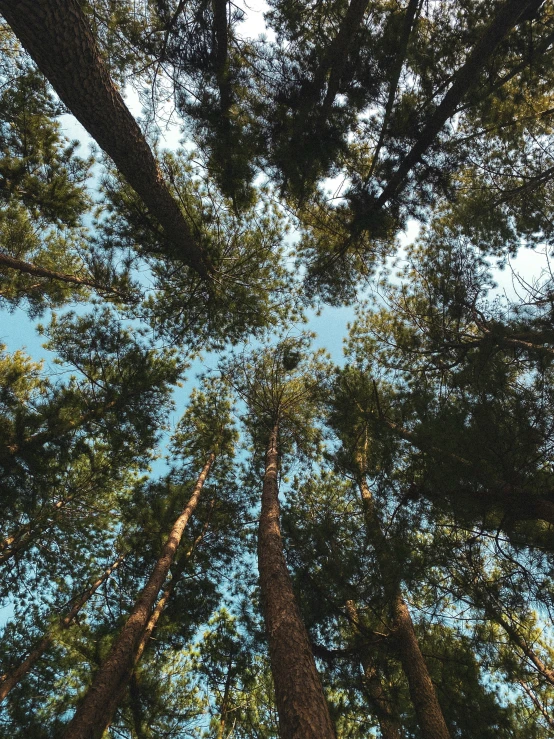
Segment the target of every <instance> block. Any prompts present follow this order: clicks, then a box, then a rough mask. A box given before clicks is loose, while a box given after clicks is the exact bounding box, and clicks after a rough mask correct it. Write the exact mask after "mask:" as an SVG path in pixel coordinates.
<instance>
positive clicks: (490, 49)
mask: <svg viewBox="0 0 554 739" xmlns="http://www.w3.org/2000/svg"><path fill="white" fill-rule="evenodd" d="M542 2H543V0H527V1H526V2H522V0H507V2H505V3H504V5H503V6H502V7H501V8H500V9H499V11H498V13H497V14H496V17H494V18H493V19H492V21H491V23H490V24H489V25H488V26H487V28H486V29H485V31H484V33H483V35H482V36H481V38H480V39H479V41H478V42H477V43H476V44H475V47H474V48H473V49H472V51H471V52H470V54H469V55H468V57H467V59H466V60H465V62H464V64H463V65H462V66H461V67H460V68H459V69H458V71H457V72H456V74H455V75H454V80H453V82H452V85H451V86H450V88H449V90H448V92H447V93H446V95H445V96H444V98H443V99H442V101H441V103H440V105H438V106H437V108H436V110H435V111H434V112H433V114H432V115H431V117H430V118H429V120H428V122H427V124H426V125H425V126H424V127H423V129H422V131H421V133H420V134H419V136H418V139H417V141H416V143H415V144H414V146H413V147H412V149H411V151H409V152H408V154H407V155H406V156H405V157H404V159H403V160H402V162H401V164H400V166H399V167H398V169H397V170H396V172H395V173H394V174H393V175H392V177H391V178H390V180H389V182H388V183H387V185H386V187H385V189H384V190H383V192H382V193H381V195H380V196H379V198H378V199H377V202H376V205H377V207H378V208H380V207H383V206H384V205H386V203H387V202H388V201H390V200H392V199H393V198H394V197H395V195H396V194H397V192H398V191H399V190H400V189H401V187H402V186H403V184H404V181H405V179H406V176H407V175H408V173H409V172H410V170H411V169H412V168H413V167H414V166H415V165H416V164H417V163H418V162H419V161H420V160H421V157H422V156H423V154H424V153H425V152H426V151H427V149H428V148H429V147H430V146H431V144H432V143H433V141H434V140H435V138H436V137H437V135H438V134H439V133H440V131H441V129H442V128H443V126H444V125H445V123H446V122H447V121H448V120H449V119H450V118H451V117H452V116H453V115H454V113H455V112H456V109H457V108H458V106H459V105H460V103H461V102H462V100H463V98H464V96H465V95H466V93H467V92H468V91H469V89H470V88H471V87H472V86H473V85H474V84H475V82H476V80H477V78H478V75H479V72H480V71H481V69H482V68H483V66H484V65H485V63H486V62H487V60H488V59H489V58H490V57H491V56H492V55H493V53H494V51H495V49H496V48H497V46H498V44H499V43H500V42H501V41H502V40H503V39H504V38H505V37H506V36H507V35H508V33H509V32H510V31H511V30H512V28H513V27H514V26H515V25H516V23H517V22H518V20H519V18H520V17H521V16H522V15H523V14H524V13H525V12H526V11H527V10H529V9H531V8H534V7H538V6H539V5H541V3H542Z"/></svg>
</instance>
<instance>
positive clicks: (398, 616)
mask: <svg viewBox="0 0 554 739" xmlns="http://www.w3.org/2000/svg"><path fill="white" fill-rule="evenodd" d="M393 612H394V640H395V642H396V645H397V647H398V655H399V657H400V662H401V664H402V670H403V671H404V674H405V675H406V678H407V680H408V686H409V688H410V697H411V699H412V703H413V705H414V708H415V712H416V715H417V720H418V723H419V728H420V729H421V734H422V736H423V739H450V733H449V731H448V729H447V727H446V722H445V720H444V717H443V715H442V709H441V707H440V704H439V701H438V699H437V694H436V692H435V686H434V685H433V682H432V680H431V676H430V675H429V670H428V669H427V665H426V664H425V659H424V658H423V655H422V654H421V649H420V648H419V643H418V641H417V636H416V633H415V631H414V625H413V623H412V618H411V616H410V612H409V610H408V606H407V605H406V602H405V601H404V599H403V598H402V596H401V594H400V593H398V595H397V597H396V599H395V602H394V609H393Z"/></svg>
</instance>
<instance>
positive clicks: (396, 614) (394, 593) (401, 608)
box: [358, 458, 450, 739]
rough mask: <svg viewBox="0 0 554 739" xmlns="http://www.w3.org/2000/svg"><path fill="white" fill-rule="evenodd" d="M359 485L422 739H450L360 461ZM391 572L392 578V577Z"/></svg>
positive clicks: (399, 654)
mask: <svg viewBox="0 0 554 739" xmlns="http://www.w3.org/2000/svg"><path fill="white" fill-rule="evenodd" d="M358 466H359V479H358V486H359V489H360V495H361V498H362V505H363V509H364V517H365V523H366V527H367V530H368V533H369V534H370V536H371V537H372V538H373V539H374V545H375V553H376V556H377V561H378V563H379V569H380V570H381V575H382V577H386V578H387V581H388V582H386V583H385V592H388V593H389V597H391V599H392V612H393V638H394V641H395V644H396V646H397V648H398V656H399V659H400V663H401V665H402V670H403V672H404V674H405V676H406V679H407V681H408V686H409V689H410V697H411V699H412V703H413V705H414V709H415V712H416V715H417V720H418V723H419V727H420V729H421V733H422V735H423V738H424V739H450V733H449V731H448V728H447V726H446V722H445V720H444V716H443V715H442V709H441V707H440V704H439V701H438V698H437V694H436V691H435V686H434V685H433V682H432V680H431V676H430V675H429V670H428V669H427V665H426V663H425V659H424V657H423V655H422V653H421V649H420V648H419V642H418V640H417V636H416V633H415V631H414V625H413V623H412V618H411V616H410V612H409V610H408V606H407V605H406V602H405V601H404V599H403V598H402V593H401V591H400V573H399V572H398V568H397V565H396V563H395V561H394V557H393V556H392V555H391V552H390V549H389V545H388V542H387V540H386V538H385V536H384V534H383V531H382V528H381V523H380V521H379V518H378V516H377V512H376V511H375V503H374V500H373V495H372V494H371V490H370V489H369V485H368V484H367V480H366V478H365V476H364V474H363V458H360V459H359V460H358ZM391 573H392V578H391Z"/></svg>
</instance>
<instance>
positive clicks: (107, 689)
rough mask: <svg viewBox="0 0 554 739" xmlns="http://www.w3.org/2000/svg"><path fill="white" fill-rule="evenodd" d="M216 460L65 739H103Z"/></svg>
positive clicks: (206, 469) (211, 458)
mask: <svg viewBox="0 0 554 739" xmlns="http://www.w3.org/2000/svg"><path fill="white" fill-rule="evenodd" d="M214 460H215V454H213V453H212V454H210V456H209V458H208V461H207V462H206V464H205V465H204V468H203V470H202V472H201V473H200V475H199V477H198V480H197V482H196V485H195V488H194V491H193V494H192V496H191V498H190V500H189V502H188V504H187V506H186V508H185V509H184V510H183V512H182V513H181V515H180V516H179V517H178V518H177V520H176V521H175V523H174V524H173V528H172V529H171V532H170V534H169V537H168V538H167V541H166V543H165V544H164V547H163V549H162V553H161V555H160V557H159V559H158V561H157V562H156V565H155V566H154V570H153V572H152V574H151V575H150V579H149V580H148V582H147V583H146V585H145V587H144V589H143V591H142V593H141V594H140V596H139V598H138V600H137V602H136V603H135V607H134V609H133V612H132V613H131V615H130V616H129V618H128V619H127V622H126V623H125V626H124V627H123V628H122V630H121V632H120V634H119V636H118V637H117V639H116V641H115V643H114V645H113V646H112V649H111V651H110V654H109V655H108V657H107V659H106V661H105V662H104V664H103V665H102V666H101V667H100V669H99V670H98V672H97V673H96V675H95V676H94V680H93V682H92V685H91V686H90V688H89V689H88V691H87V693H86V695H85V697H84V699H83V701H82V702H81V703H80V705H79V706H78V707H77V710H76V712H75V715H74V717H73V719H72V720H71V721H70V723H69V725H68V727H67V730H66V733H65V734H64V739H100V738H101V737H102V736H103V734H104V731H105V730H106V728H107V727H108V726H109V724H110V721H111V718H112V716H113V713H114V711H115V709H116V708H117V705H118V702H119V699H120V696H121V692H122V688H123V686H124V685H125V684H126V683H127V681H128V680H129V678H130V676H131V673H132V670H133V667H134V666H135V664H136V659H137V654H138V652H139V650H141V649H143V648H144V646H143V639H142V637H143V635H144V632H145V630H146V629H147V627H148V624H149V620H150V618H151V615H152V611H153V609H154V604H155V602H156V598H157V596H158V593H159V592H160V590H161V588H162V586H163V584H164V582H165V580H166V578H167V575H168V573H169V568H170V567H171V565H172V564H173V561H174V559H175V554H176V552H177V549H178V547H179V544H180V543H181V538H182V536H183V532H184V530H185V527H186V525H187V523H188V521H189V519H190V517H191V515H192V513H193V512H194V510H195V508H196V506H197V504H198V500H199V498H200V493H201V491H202V486H203V485H204V481H205V480H206V478H207V476H208V474H209V472H210V469H211V466H212V464H213V462H214Z"/></svg>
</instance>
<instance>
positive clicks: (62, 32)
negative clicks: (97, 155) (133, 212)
mask: <svg viewBox="0 0 554 739" xmlns="http://www.w3.org/2000/svg"><path fill="white" fill-rule="evenodd" d="M0 13H2V15H3V16H4V18H5V19H6V20H7V22H8V23H9V24H10V26H11V27H12V29H13V30H14V32H15V34H16V35H17V36H18V38H19V40H20V41H21V43H22V44H23V46H24V47H25V49H26V50H27V51H28V52H29V54H30V55H31V56H32V57H33V59H34V61H35V62H36V64H37V66H38V68H39V69H40V70H41V72H42V73H43V74H44V75H45V77H46V78H47V79H48V80H49V81H50V83H51V84H52V87H53V88H54V90H55V91H56V92H57V93H58V95H59V97H60V99H61V100H62V101H63V102H64V103H65V104H66V105H67V107H68V108H69V109H70V110H71V112H72V113H73V115H74V116H75V117H76V118H77V120H78V121H79V122H80V123H81V124H82V125H83V126H84V127H85V128H86V130H87V131H88V132H89V133H90V135H91V136H92V137H93V138H94V139H95V140H96V141H97V143H98V145H99V146H100V147H101V148H102V149H103V150H104V151H105V152H106V153H107V154H108V155H109V156H110V157H111V158H112V159H113V161H114V163H115V165H116V166H117V168H118V170H119V171H120V172H121V173H122V175H123V176H124V177H125V178H126V179H127V181H128V182H129V184H130V185H131V187H133V188H134V190H135V191H136V192H137V193H138V195H139V196H140V197H141V198H142V199H143V201H144V203H145V204H146V206H147V208H148V210H149V211H150V212H151V213H152V215H153V216H155V217H156V218H157V219H158V221H159V222H160V224H161V225H162V227H163V229H164V231H165V233H166V236H167V237H168V239H169V241H170V242H171V243H172V245H173V247H174V253H175V255H176V256H178V257H179V258H180V259H181V260H182V261H183V262H185V263H186V264H188V265H189V266H190V267H192V268H193V269H194V270H196V271H197V272H198V274H199V275H200V276H202V277H204V278H206V277H208V276H209V273H210V270H211V265H210V263H209V259H208V258H207V256H206V255H205V253H204V250H203V249H202V248H201V247H200V245H199V244H198V242H197V241H196V240H195V239H194V238H193V236H192V233H191V230H190V227H189V225H188V223H187V221H186V220H185V218H184V216H183V213H182V212H181V209H180V207H179V205H178V204H177V202H176V201H175V200H174V198H173V197H172V195H171V194H170V192H169V190H168V188H167V185H166V183H165V182H164V180H163V176H162V174H161V172H160V169H159V167H158V165H157V163H156V160H155V159H154V156H153V154H152V151H151V150H150V147H149V146H148V143H147V142H146V139H145V138H144V135H143V133H142V131H141V130H140V128H139V126H138V124H137V122H136V121H135V119H134V118H133V116H132V115H131V113H130V112H129V110H128V108H127V106H126V105H125V103H124V101H123V98H122V97H121V95H120V94H119V92H118V90H117V89H116V87H115V85H114V84H113V82H112V80H111V79H110V76H109V73H108V70H107V68H106V65H105V64H104V62H103V61H102V58H101V56H100V53H99V50H98V47H97V44H96V41H95V39H94V36H93V35H92V32H91V30H90V28H89V26H88V23H87V20H86V18H85V15H84V14H83V11H82V10H81V7H80V5H79V2H78V0H17V2H13V0H0Z"/></svg>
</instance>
